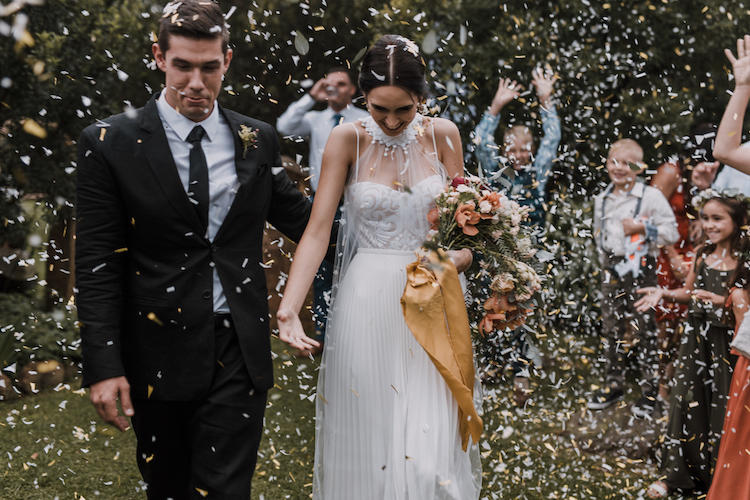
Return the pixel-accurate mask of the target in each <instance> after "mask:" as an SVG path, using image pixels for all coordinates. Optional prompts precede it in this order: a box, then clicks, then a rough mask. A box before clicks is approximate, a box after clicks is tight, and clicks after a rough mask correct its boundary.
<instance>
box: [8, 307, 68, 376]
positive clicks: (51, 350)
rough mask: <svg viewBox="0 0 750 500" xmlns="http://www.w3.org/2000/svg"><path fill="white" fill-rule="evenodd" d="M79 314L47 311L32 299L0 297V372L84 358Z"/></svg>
mask: <svg viewBox="0 0 750 500" xmlns="http://www.w3.org/2000/svg"><path fill="white" fill-rule="evenodd" d="M79 345H80V334H79V332H78V328H77V325H76V317H75V313H74V312H72V311H69V310H68V309H66V308H64V307H57V308H56V309H54V310H52V311H51V312H45V311H43V310H42V308H41V306H40V305H39V304H37V303H36V302H35V300H34V298H33V297H32V296H28V295H24V294H20V293H2V294H0V369H1V368H4V367H6V366H8V365H10V364H12V363H16V362H17V363H19V364H20V365H23V364H25V363H26V362H28V361H33V360H36V361H42V360H57V361H62V360H64V359H78V358H80V348H79Z"/></svg>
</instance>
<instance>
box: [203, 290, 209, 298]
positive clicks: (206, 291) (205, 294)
mask: <svg viewBox="0 0 750 500" xmlns="http://www.w3.org/2000/svg"><path fill="white" fill-rule="evenodd" d="M203 298H204V299H210V298H211V291H210V290H204V291H203Z"/></svg>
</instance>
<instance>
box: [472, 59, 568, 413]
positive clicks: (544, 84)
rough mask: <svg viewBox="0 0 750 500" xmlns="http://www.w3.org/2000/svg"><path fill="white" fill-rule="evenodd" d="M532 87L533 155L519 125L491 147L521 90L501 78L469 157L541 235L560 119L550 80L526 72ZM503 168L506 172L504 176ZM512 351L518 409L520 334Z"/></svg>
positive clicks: (522, 369) (522, 381)
mask: <svg viewBox="0 0 750 500" xmlns="http://www.w3.org/2000/svg"><path fill="white" fill-rule="evenodd" d="M531 76H532V81H531V83H532V85H534V88H535V89H536V94H537V97H538V98H539V114H540V115H541V118H542V130H543V132H544V136H543V137H542V141H541V144H540V145H539V149H538V151H537V149H536V148H535V146H534V140H533V137H532V135H531V131H530V130H529V128H528V127H526V126H524V125H514V126H512V127H508V128H507V129H506V131H505V134H504V135H503V145H502V148H499V147H498V146H497V145H496V144H495V129H497V125H498V123H499V122H500V111H501V110H502V109H503V108H504V107H505V106H506V105H507V104H509V103H510V102H512V101H513V100H515V99H517V98H518V96H519V95H520V90H521V87H520V86H519V85H518V83H517V82H516V81H511V80H510V79H509V78H501V79H500V83H499V84H498V86H497V92H496V93H495V97H494V98H493V99H492V103H491V104H490V107H489V109H488V110H487V111H486V112H485V113H484V115H483V116H482V120H481V121H480V122H479V125H477V128H476V130H474V143H475V145H476V149H475V152H474V154H475V155H476V157H477V161H478V162H479V169H480V171H481V172H482V173H483V174H484V175H485V176H487V178H488V181H489V184H490V185H491V186H492V187H493V188H495V189H499V190H501V191H507V193H508V197H510V198H512V199H513V200H515V201H517V202H518V203H520V204H521V205H524V206H528V207H529V208H530V209H531V210H530V212H529V224H531V225H532V226H537V227H539V228H540V229H543V226H544V216H545V208H544V204H545V202H546V201H547V179H548V178H549V175H550V172H551V170H552V163H553V161H554V160H555V158H556V157H557V146H558V145H559V144H560V119H559V118H558V117H557V111H556V110H555V105H554V103H553V101H552V91H553V87H554V83H555V77H553V76H552V75H547V74H545V72H544V71H543V70H542V69H536V70H534V71H533V72H532V75H531ZM506 168H507V170H506ZM513 340H514V343H515V345H516V349H515V353H514V362H513V374H514V378H515V380H514V389H515V391H514V392H515V396H514V399H515V402H516V404H518V405H519V406H522V405H523V404H524V403H525V402H526V400H527V399H528V398H529V394H530V393H531V390H530V386H529V379H528V367H529V365H530V363H531V360H530V358H531V357H533V356H532V355H531V353H532V349H533V347H532V346H531V344H530V343H529V342H528V341H527V340H526V332H525V330H524V329H523V328H518V329H516V331H515V332H514V333H513Z"/></svg>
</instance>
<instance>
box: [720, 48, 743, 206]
mask: <svg viewBox="0 0 750 500" xmlns="http://www.w3.org/2000/svg"><path fill="white" fill-rule="evenodd" d="M724 53H725V54H726V55H727V58H728V59H729V62H731V63H732V74H733V75H734V92H733V93H732V97H730V98H729V103H728V104H727V109H726V110H725V111H724V116H723V117H722V118H721V123H719V130H718V132H717V133H716V144H715V145H714V156H715V157H716V159H717V160H719V161H720V162H722V163H724V164H725V165H729V166H730V167H732V168H735V169H737V170H739V171H740V172H744V173H746V174H749V175H750V148H743V147H742V128H743V123H744V121H745V110H746V109H747V103H748V101H750V35H745V36H744V37H743V38H740V39H738V40H737V57H734V54H732V51H731V50H730V49H724ZM745 194H748V193H745Z"/></svg>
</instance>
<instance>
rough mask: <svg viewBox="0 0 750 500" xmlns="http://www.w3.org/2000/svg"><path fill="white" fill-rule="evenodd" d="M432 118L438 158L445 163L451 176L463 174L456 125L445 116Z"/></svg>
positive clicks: (459, 138) (460, 147)
mask: <svg viewBox="0 0 750 500" xmlns="http://www.w3.org/2000/svg"><path fill="white" fill-rule="evenodd" d="M433 120H434V121H433V123H434V127H435V139H436V142H437V153H438V159H439V160H440V162H441V163H442V164H443V165H445V169H446V170H447V171H448V175H449V176H450V177H451V178H453V177H457V176H459V175H464V148H463V146H462V145H461V134H460V133H459V132H458V127H456V124H455V123H453V122H452V121H450V120H446V119H445V118H433Z"/></svg>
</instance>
